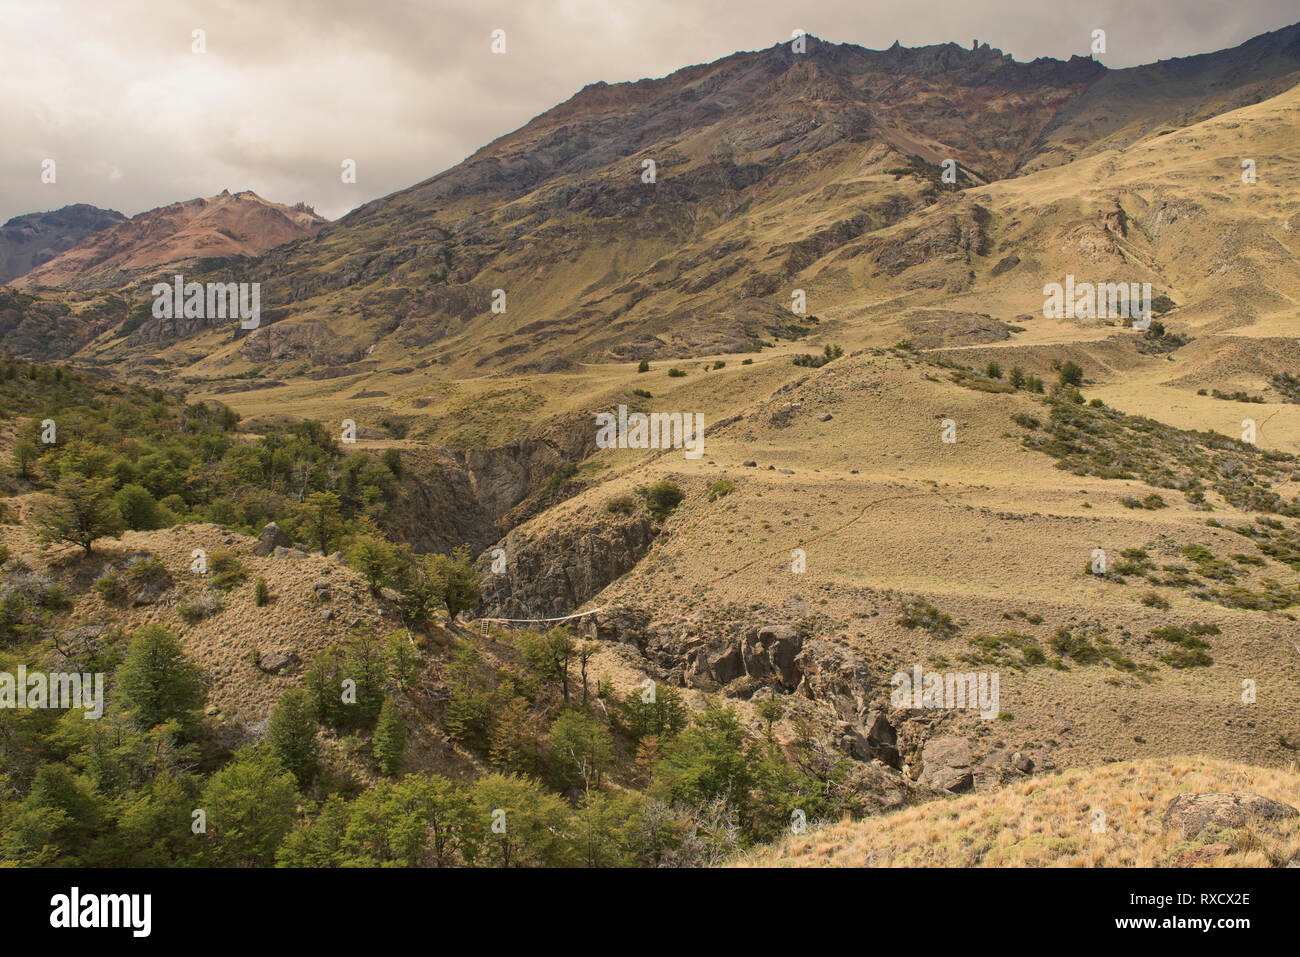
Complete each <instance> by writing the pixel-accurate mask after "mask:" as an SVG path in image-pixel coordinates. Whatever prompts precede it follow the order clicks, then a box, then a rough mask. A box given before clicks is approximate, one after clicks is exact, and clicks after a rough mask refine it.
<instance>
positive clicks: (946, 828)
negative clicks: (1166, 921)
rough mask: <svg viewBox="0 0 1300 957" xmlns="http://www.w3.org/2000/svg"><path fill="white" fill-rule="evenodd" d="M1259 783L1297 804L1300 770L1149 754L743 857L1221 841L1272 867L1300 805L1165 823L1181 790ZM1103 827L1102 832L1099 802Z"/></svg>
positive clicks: (1113, 858)
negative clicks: (1281, 811)
mask: <svg viewBox="0 0 1300 957" xmlns="http://www.w3.org/2000/svg"><path fill="white" fill-rule="evenodd" d="M1204 791H1251V792H1254V793H1257V794H1260V795H1263V796H1264V797H1268V798H1272V799H1274V800H1277V801H1282V802H1284V803H1287V804H1291V805H1292V806H1295V805H1296V804H1300V777H1297V775H1296V769H1295V766H1294V765H1292V766H1291V767H1290V768H1289V769H1287V770H1281V769H1274V768H1256V767H1248V766H1245V765H1241V764H1233V763H1231V762H1227V761H1218V760H1215V759H1213V758H1203V757H1192V758H1184V757H1178V758H1170V759H1163V760H1151V759H1143V760H1137V761H1124V762H1120V763H1117V764H1107V765H1103V766H1101V767H1097V768H1089V769H1079V768H1076V769H1071V770H1068V771H1065V772H1062V773H1060V774H1053V775H1049V776H1044V777H1040V778H1039V777H1036V778H1032V779H1030V780H1027V781H1025V782H1024V783H1022V784H1017V785H1013V786H1009V787H1006V788H1003V789H1001V790H998V791H995V792H991V793H987V794H971V795H965V796H962V797H956V798H952V799H949V800H937V801H932V802H930V803H927V804H923V805H919V806H916V807H912V808H907V809H905V810H902V811H897V812H895V813H893V814H887V815H883V816H881V817H876V818H869V819H867V820H865V821H860V822H855V823H842V824H835V825H831V826H829V827H825V828H822V829H820V830H816V831H813V832H811V833H809V834H805V835H801V836H791V837H787V838H786V839H784V840H783V841H781V842H780V843H779V844H776V845H773V846H772V847H768V848H763V849H760V850H757V851H754V852H752V853H749V854H747V855H745V856H744V857H742V858H741V859H739V860H737V861H735V862H734V864H735V865H736V866H743V867H1163V866H1169V865H1171V864H1173V863H1174V862H1175V861H1176V860H1177V858H1178V856H1179V855H1180V854H1182V853H1183V852H1184V851H1187V850H1191V849H1194V848H1197V847H1201V846H1204V845H1208V844H1212V843H1214V842H1216V841H1221V842H1223V843H1227V844H1229V845H1231V846H1232V847H1233V849H1234V850H1233V852H1232V853H1229V854H1226V855H1224V856H1223V857H1221V858H1219V859H1218V861H1217V866H1224V867H1268V866H1275V865H1276V864H1278V863H1282V862H1285V861H1288V860H1290V859H1291V858H1293V857H1294V856H1295V855H1296V854H1298V853H1300V817H1293V818H1288V819H1283V820H1281V821H1277V822H1265V823H1262V824H1261V825H1259V826H1255V827H1245V828H1241V829H1239V830H1236V831H1226V832H1220V833H1218V834H1206V835H1203V836H1202V837H1200V838H1198V839H1196V840H1184V839H1182V837H1181V836H1180V835H1176V834H1173V833H1164V832H1162V830H1161V819H1162V817H1163V815H1164V811H1165V808H1166V806H1167V805H1168V804H1169V802H1170V801H1171V800H1172V799H1173V798H1174V796H1175V795H1178V794H1183V793H1188V792H1204ZM1096 811H1101V812H1103V813H1104V814H1105V828H1104V831H1102V833H1094V831H1093V821H1094V813H1095V812H1096Z"/></svg>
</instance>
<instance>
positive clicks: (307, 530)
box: [294, 492, 344, 555]
mask: <svg viewBox="0 0 1300 957" xmlns="http://www.w3.org/2000/svg"><path fill="white" fill-rule="evenodd" d="M294 519H295V521H296V522H297V529H298V532H299V534H300V535H301V536H302V538H303V540H304V541H306V542H307V543H308V544H309V545H312V546H314V547H316V548H319V549H320V553H321V554H322V555H328V554H329V550H330V543H331V542H335V541H337V540H338V538H339V536H340V535H342V534H343V527H344V526H343V520H342V517H341V506H340V503H339V497H338V496H337V495H335V494H334V493H333V492H312V493H311V494H310V495H308V496H307V498H306V500H305V501H303V502H302V503H300V504H299V505H298V506H297V508H296V509H294Z"/></svg>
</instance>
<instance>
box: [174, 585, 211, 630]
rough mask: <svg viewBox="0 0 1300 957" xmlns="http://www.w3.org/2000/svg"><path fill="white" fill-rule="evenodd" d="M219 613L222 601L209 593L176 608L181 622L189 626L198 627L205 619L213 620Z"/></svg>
mask: <svg viewBox="0 0 1300 957" xmlns="http://www.w3.org/2000/svg"><path fill="white" fill-rule="evenodd" d="M219 611H221V599H219V598H218V597H217V596H216V595H213V594H210V593H207V592H205V593H204V594H202V595H200V596H199V597H198V598H196V599H194V601H191V602H186V603H185V604H183V605H179V606H177V608H176V614H178V615H180V616H181V620H182V621H184V622H185V624H187V625H197V624H198V623H199V622H201V621H202V620H203V619H204V618H211V617H212V616H213V615H215V614H217V613H218V612H219Z"/></svg>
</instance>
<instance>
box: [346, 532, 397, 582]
mask: <svg viewBox="0 0 1300 957" xmlns="http://www.w3.org/2000/svg"><path fill="white" fill-rule="evenodd" d="M348 564H350V565H351V566H352V567H353V568H355V569H356V570H357V571H358V572H360V573H361V575H362V577H364V578H365V580H366V584H368V585H369V586H370V593H371V594H372V595H378V594H379V592H380V590H381V589H382V588H384V587H385V586H387V585H391V584H393V583H394V582H396V580H397V575H398V572H399V570H400V569H401V565H402V553H401V551H400V550H399V549H398V548H397V547H396V546H395V545H392V544H391V543H389V542H387V541H385V540H384V539H382V538H379V537H377V536H374V535H358V536H357V537H356V539H355V540H354V541H353V544H352V548H351V549H349V551H348Z"/></svg>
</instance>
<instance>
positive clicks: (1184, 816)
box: [1161, 791, 1300, 838]
mask: <svg viewBox="0 0 1300 957" xmlns="http://www.w3.org/2000/svg"><path fill="white" fill-rule="evenodd" d="M1297 814H1300V811H1297V810H1296V809H1295V808H1293V807H1292V806H1291V805H1289V804H1283V803H1282V802H1281V801H1274V800H1273V799H1272V798H1266V797H1262V796H1260V795H1258V794H1252V793H1250V792H1249V791H1219V792H1209V793H1206V794H1179V795H1178V796H1177V797H1175V798H1174V799H1173V800H1172V801H1170V802H1169V806H1168V807H1167V808H1165V816H1164V818H1163V819H1162V821H1161V827H1162V829H1163V830H1166V831H1177V832H1179V833H1181V834H1182V835H1183V837H1184V838H1194V837H1197V836H1198V835H1200V834H1201V833H1202V832H1204V831H1205V830H1207V829H1209V828H1217V829H1221V830H1226V829H1228V828H1238V827H1244V826H1245V825H1246V824H1249V823H1251V822H1252V821H1273V820H1278V819H1280V818H1286V817H1295V816H1296V815H1297Z"/></svg>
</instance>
